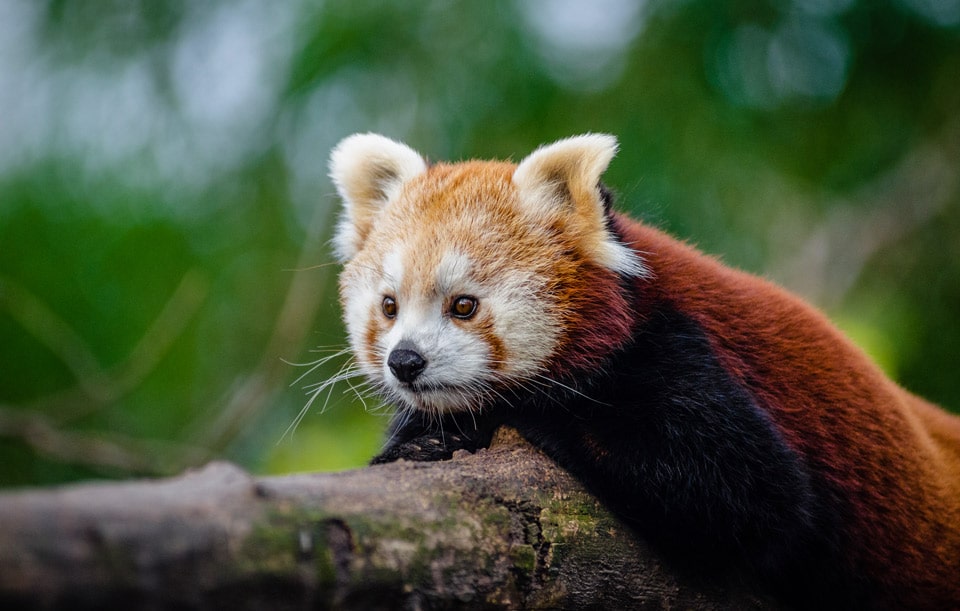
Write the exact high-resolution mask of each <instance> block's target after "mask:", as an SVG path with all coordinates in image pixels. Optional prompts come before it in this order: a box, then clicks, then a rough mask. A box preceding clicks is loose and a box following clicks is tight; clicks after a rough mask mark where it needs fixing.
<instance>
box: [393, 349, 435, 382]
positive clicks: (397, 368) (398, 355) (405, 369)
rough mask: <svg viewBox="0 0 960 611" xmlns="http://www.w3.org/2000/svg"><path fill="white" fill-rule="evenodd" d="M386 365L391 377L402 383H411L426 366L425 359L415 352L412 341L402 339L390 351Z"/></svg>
mask: <svg viewBox="0 0 960 611" xmlns="http://www.w3.org/2000/svg"><path fill="white" fill-rule="evenodd" d="M387 367H388V368H389V369H390V373H392V374H393V377H395V378H396V379H397V380H399V381H400V382H402V383H403V384H413V382H414V381H415V380H416V379H417V377H419V376H420V374H421V373H422V372H423V370H424V369H425V368H426V367H427V360H426V359H425V358H423V356H422V355H421V354H420V353H419V352H417V347H416V346H415V345H414V344H413V343H412V342H408V341H402V342H400V343H399V344H397V346H396V348H394V349H393V350H391V351H390V355H389V356H388V357H387Z"/></svg>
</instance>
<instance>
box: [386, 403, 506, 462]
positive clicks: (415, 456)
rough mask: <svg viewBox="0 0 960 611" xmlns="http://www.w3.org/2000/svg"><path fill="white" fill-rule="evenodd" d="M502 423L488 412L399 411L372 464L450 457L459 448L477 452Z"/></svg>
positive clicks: (488, 443)
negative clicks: (480, 414)
mask: <svg viewBox="0 0 960 611" xmlns="http://www.w3.org/2000/svg"><path fill="white" fill-rule="evenodd" d="M498 424H499V423H498V422H497V421H496V420H495V419H493V418H492V417H490V415H487V416H485V417H481V416H471V415H470V414H460V415H455V414H446V415H443V416H440V417H438V416H436V415H428V414H424V413H423V412H420V411H406V410H401V411H400V412H398V413H397V414H396V415H395V416H394V418H393V420H392V421H391V423H390V429H389V430H388V432H387V442H386V444H384V447H383V449H382V450H381V452H380V453H379V454H378V455H377V456H375V457H373V459H372V460H371V461H370V464H372V465H376V464H380V463H388V462H393V461H395V460H399V459H401V458H403V459H405V460H413V461H422V462H427V461H434V460H447V459H449V458H450V457H451V456H453V453H454V452H455V451H457V450H469V451H470V452H475V451H476V450H477V449H479V448H485V447H487V446H489V445H490V439H491V437H492V436H493V431H494V429H495V428H496V426H497V425H498Z"/></svg>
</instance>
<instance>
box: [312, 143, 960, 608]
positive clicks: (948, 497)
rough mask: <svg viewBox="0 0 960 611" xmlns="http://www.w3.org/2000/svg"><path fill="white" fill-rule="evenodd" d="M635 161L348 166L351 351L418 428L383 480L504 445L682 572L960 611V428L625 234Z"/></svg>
mask: <svg viewBox="0 0 960 611" xmlns="http://www.w3.org/2000/svg"><path fill="white" fill-rule="evenodd" d="M616 150H617V142H616V140H615V139H614V138H613V137H612V136H607V135H599V134H588V135H584V136H578V137H574V138H569V139H566V140H561V141H559V142H556V143H554V144H550V145H547V146H544V147H541V148H540V149H538V150H536V151H535V152H533V153H532V154H530V155H529V156H528V157H526V158H525V159H523V160H522V161H521V162H520V163H519V164H512V163H506V162H486V161H468V162H461V163H453V164H446V163H437V164H435V165H428V164H427V163H426V162H425V161H424V160H423V158H422V157H421V156H420V155H419V154H418V153H416V152H415V151H413V150H412V149H410V148H408V147H407V146H405V145H403V144H400V143H397V142H394V141H392V140H389V139H387V138H384V137H382V136H378V135H373V134H363V135H354V136H350V137H348V138H346V139H344V140H343V141H341V142H340V144H339V145H338V146H337V147H336V148H335V149H334V150H333V152H332V154H331V160H330V169H331V177H332V179H333V182H334V184H335V186H336V188H337V191H338V193H339V195H340V197H341V198H342V200H343V202H344V209H343V213H342V216H341V219H340V222H339V225H338V227H337V230H336V234H335V237H334V245H335V250H336V253H337V256H338V258H339V259H340V261H341V262H343V263H344V269H343V272H342V274H341V277H340V294H341V302H342V306H343V311H344V319H345V324H346V327H347V332H348V336H349V341H350V345H351V349H352V351H353V354H354V358H355V359H356V363H357V365H358V366H359V368H360V369H361V370H362V372H363V374H364V375H365V376H366V377H367V378H368V379H369V380H370V381H371V382H372V383H373V384H374V385H375V387H376V388H377V389H378V391H379V392H380V393H381V394H382V395H383V396H384V398H386V399H387V400H388V401H390V402H392V403H395V404H396V405H397V406H398V411H397V413H396V415H395V417H394V419H393V421H392V424H391V431H390V438H389V441H388V443H387V445H386V446H385V448H384V450H383V452H382V453H381V454H380V455H379V456H377V457H376V458H374V460H373V462H374V463H380V462H388V461H392V460H396V459H399V458H405V459H410V460H439V459H443V458H449V457H450V455H451V454H452V453H453V452H454V451H455V450H457V449H462V448H465V449H468V450H475V449H477V448H480V447H483V446H485V445H486V444H488V443H489V441H490V436H491V433H492V431H493V429H494V428H495V427H497V426H499V425H501V424H508V425H510V426H513V427H515V428H516V429H517V430H519V431H520V433H521V434H522V435H524V436H525V437H526V438H527V439H528V440H529V441H531V442H532V443H533V444H534V445H536V446H538V447H540V448H541V449H542V450H543V451H544V452H546V453H547V454H548V455H550V456H551V457H553V458H554V459H555V460H556V461H557V462H558V463H559V464H560V465H561V466H563V467H564V468H566V469H567V470H569V471H570V472H571V473H573V474H574V475H575V476H577V477H578V478H579V479H580V480H581V481H583V482H584V484H585V485H586V486H587V487H588V488H589V489H591V490H592V491H593V492H594V493H595V494H597V496H598V497H599V498H600V499H601V500H603V501H604V502H605V503H606V504H607V505H608V506H609V507H610V508H611V509H612V510H613V511H614V512H615V513H616V514H617V515H618V516H619V517H620V518H621V519H622V520H623V521H624V522H625V523H627V524H628V525H630V526H631V527H632V528H633V529H634V530H635V531H636V532H638V533H639V534H640V535H641V536H643V537H645V538H646V539H647V540H649V541H650V542H651V543H653V544H654V545H656V546H658V547H659V549H660V550H661V551H662V552H663V553H664V554H665V555H666V557H667V558H668V559H670V560H672V561H674V562H676V564H677V566H679V567H681V568H683V567H686V568H687V569H688V570H694V571H699V572H701V573H703V572H704V571H708V572H709V571H715V572H716V573H717V574H722V573H726V572H727V571H730V570H733V571H736V572H737V574H738V575H740V576H746V577H747V578H749V579H752V580H755V581H756V582H758V583H760V584H761V585H762V586H763V587H766V588H768V589H769V590H770V592H772V593H773V594H774V595H776V596H779V597H780V598H781V600H783V601H785V602H787V603H788V604H793V605H796V606H799V607H814V606H816V607H821V608H822V607H832V608H887V609H907V608H916V609H921V608H923V609H947V608H960V418H957V417H955V416H952V415H949V414H947V413H946V412H944V411H942V410H941V409H939V408H938V407H936V406H934V405H932V404H930V403H927V402H926V401H924V400H923V399H920V398H918V397H916V396H913V395H911V394H910V393H908V392H906V391H905V390H903V389H901V388H900V387H898V386H897V385H896V384H895V383H894V382H892V381H890V380H889V379H888V378H887V377H885V376H884V374H883V373H882V372H881V371H880V370H879V369H878V368H877V367H876V366H875V365H874V364H873V363H872V362H871V361H870V360H869V359H868V358H867V357H866V356H865V355H864V354H863V353H862V352H861V351H860V350H858V349H857V348H856V347H854V345H853V344H852V343H851V342H850V341H848V340H847V339H846V338H845V337H844V336H843V335H842V334H841V333H840V332H839V331H837V330H836V329H835V328H834V327H833V326H832V325H831V324H830V323H829V322H828V320H827V319H826V318H825V317H824V316H823V315H821V314H820V313H819V312H818V311H816V310H815V309H813V308H812V307H810V306H808V305H806V304H805V303H804V302H802V301H801V300H800V299H799V298H797V297H795V296H793V295H791V294H790V293H788V292H786V291H784V290H782V289H781V288H779V287H777V286H775V285H773V284H771V283H769V282H767V281H765V280H762V279H760V278H757V277H754V276H751V275H748V274H746V273H743V272H740V271H736V270H734V269H731V268H729V267H725V266H724V265H722V264H721V263H719V262H718V261H717V260H715V259H714V258H711V257H708V256H706V255H704V254H701V253H700V252H698V251H697V250H695V249H694V248H692V247H690V246H688V245H686V244H684V243H682V242H680V241H678V240H676V239H674V238H672V237H670V236H668V235H666V234H664V233H662V232H661V231H659V230H657V229H654V228H651V227H649V226H646V225H644V224H641V223H638V222H636V221H633V220H631V219H629V218H627V217H626V216H624V215H622V214H620V213H618V212H616V211H614V210H613V208H612V197H611V195H610V193H609V191H608V190H607V189H606V188H605V187H604V186H603V185H602V183H601V182H600V179H601V175H602V174H603V172H604V171H605V169H606V167H607V165H608V164H609V162H610V160H611V159H612V158H613V156H614V155H615V153H616ZM731 567H732V568H731Z"/></svg>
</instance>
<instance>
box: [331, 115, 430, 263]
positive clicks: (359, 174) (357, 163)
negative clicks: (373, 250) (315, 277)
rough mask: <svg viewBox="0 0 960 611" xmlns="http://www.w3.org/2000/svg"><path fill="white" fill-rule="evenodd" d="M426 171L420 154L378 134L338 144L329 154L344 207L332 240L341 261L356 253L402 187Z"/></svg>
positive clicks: (359, 135)
mask: <svg viewBox="0 0 960 611" xmlns="http://www.w3.org/2000/svg"><path fill="white" fill-rule="evenodd" d="M426 169H427V164H426V162H425V161H424V160H423V157H421V156H420V154H419V153H417V152H416V151H414V150H413V149H411V148H410V147H408V146H407V145H405V144H401V143H400V142H396V141H394V140H391V139H389V138H386V137H384V136H380V135H378V134H354V135H352V136H348V137H346V138H344V139H343V140H341V141H340V143H339V144H338V145H337V146H336V147H335V148H334V149H333V151H332V152H331V153H330V178H331V179H333V184H334V186H335V187H336V188H337V193H339V195H340V197H341V199H343V204H344V208H343V214H342V215H341V217H340V222H339V224H338V225H337V232H336V234H335V235H334V238H333V243H334V248H335V250H336V254H337V256H338V258H339V259H340V260H341V261H347V260H349V259H351V258H353V256H354V255H355V254H356V253H357V251H358V250H359V249H360V246H361V244H362V242H363V239H364V238H365V237H366V234H367V233H368V232H369V231H370V228H371V227H372V226H373V222H374V221H375V219H376V217H377V215H379V213H380V211H381V210H383V208H384V207H386V205H387V204H388V203H389V202H390V200H392V199H393V198H395V197H396V195H397V193H399V191H400V188H401V187H402V186H403V183H405V182H407V181H408V180H410V179H412V178H415V177H416V176H418V175H420V174H422V173H423V172H425V171H426Z"/></svg>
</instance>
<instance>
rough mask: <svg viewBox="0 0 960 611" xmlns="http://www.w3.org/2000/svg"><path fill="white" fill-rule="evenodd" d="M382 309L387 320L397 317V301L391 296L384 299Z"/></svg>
mask: <svg viewBox="0 0 960 611" xmlns="http://www.w3.org/2000/svg"><path fill="white" fill-rule="evenodd" d="M380 309H381V310H383V315H384V316H386V317H387V318H395V317H396V316H397V300H396V299H394V298H393V297H390V296H386V297H384V298H383V303H381V304H380Z"/></svg>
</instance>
